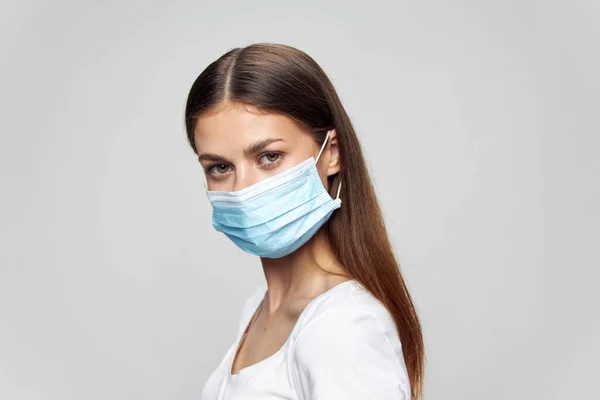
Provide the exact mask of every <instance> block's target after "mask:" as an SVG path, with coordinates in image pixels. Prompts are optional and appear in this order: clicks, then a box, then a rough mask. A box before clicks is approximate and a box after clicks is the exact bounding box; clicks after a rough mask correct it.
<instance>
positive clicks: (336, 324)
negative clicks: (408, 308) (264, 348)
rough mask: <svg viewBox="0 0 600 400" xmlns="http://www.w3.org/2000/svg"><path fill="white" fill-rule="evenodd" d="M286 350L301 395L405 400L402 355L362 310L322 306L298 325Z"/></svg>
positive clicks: (327, 399) (324, 399)
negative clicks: (318, 313) (306, 320)
mask: <svg viewBox="0 0 600 400" xmlns="http://www.w3.org/2000/svg"><path fill="white" fill-rule="evenodd" d="M292 355H293V360H292V363H291V377H292V380H293V383H294V386H295V388H296V392H297V395H298V396H299V399H301V400H331V399H344V400H359V399H360V400H364V399H369V400H391V399H397V400H410V385H409V382H408V379H407V374H406V367H405V363H404V360H400V359H399V357H398V355H397V354H396V352H394V350H393V347H392V346H391V344H390V342H389V341H388V337H387V336H386V335H385V334H384V333H383V330H382V328H381V326H380V325H379V321H378V320H377V319H376V317H375V316H374V315H373V314H371V313H369V312H368V311H367V310H361V309H358V308H355V307H354V308H353V307H338V308H332V309H329V310H326V311H324V312H323V313H322V314H320V315H318V316H316V317H315V319H314V320H311V321H309V322H308V323H307V325H306V326H304V327H303V328H302V329H301V330H300V332H299V333H298V336H297V338H296V342H295V347H294V349H293V353H292Z"/></svg>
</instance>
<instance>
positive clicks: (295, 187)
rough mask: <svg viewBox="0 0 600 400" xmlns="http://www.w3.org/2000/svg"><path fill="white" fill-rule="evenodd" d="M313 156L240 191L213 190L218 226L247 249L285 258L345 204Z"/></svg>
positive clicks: (215, 221)
mask: <svg viewBox="0 0 600 400" xmlns="http://www.w3.org/2000/svg"><path fill="white" fill-rule="evenodd" d="M328 138H329V132H327V136H326V137H325V141H324V142H323V145H322V146H321V150H320V151H319V154H318V155H317V158H316V160H315V159H314V158H313V157H310V158H309V159H307V160H305V161H303V162H301V163H300V164H298V165H296V166H295V167H292V168H290V169H288V170H286V171H283V172H281V173H279V174H277V175H274V176H271V177H269V178H266V179H263V180H262V181H260V182H257V183H255V184H253V185H252V186H248V187H246V188H244V189H242V190H238V191H235V192H227V191H209V190H208V189H207V188H206V185H205V191H206V195H207V196H208V199H209V201H210V202H211V204H212V207H213V215H212V224H213V227H214V228H215V229H216V230H217V231H219V232H223V233H224V234H225V235H226V236H227V237H228V238H229V239H231V240H232V241H233V242H234V243H235V244H236V245H237V246H238V247H240V248H241V249H242V250H244V251H246V252H248V253H250V254H254V255H257V256H260V257H266V258H279V257H283V256H285V255H287V254H290V253H291V252H293V251H295V250H296V249H298V248H299V247H300V246H302V245H303V244H304V243H306V242H307V241H308V240H309V239H310V238H311V237H312V236H313V235H314V234H315V233H316V232H317V230H318V229H319V228H320V227H321V226H322V225H323V224H324V223H325V222H326V221H327V220H328V219H329V217H330V216H331V214H332V213H333V211H335V210H336V209H338V208H340V206H341V203H342V200H341V199H340V189H341V182H340V186H339V187H338V190H337V196H336V199H335V200H334V199H332V198H331V196H330V195H329V193H327V191H326V190H325V187H323V184H322V183H321V178H320V177H319V172H318V170H317V167H316V163H317V162H318V161H319V157H320V156H321V153H322V152H323V149H324V148H325V144H326V143H327V139H328Z"/></svg>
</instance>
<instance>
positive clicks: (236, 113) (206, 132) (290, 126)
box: [194, 104, 308, 149]
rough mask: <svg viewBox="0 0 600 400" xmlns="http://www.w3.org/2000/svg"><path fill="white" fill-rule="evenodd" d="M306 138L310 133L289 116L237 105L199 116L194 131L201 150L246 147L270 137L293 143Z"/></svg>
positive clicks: (197, 146) (197, 144) (222, 107)
mask: <svg viewBox="0 0 600 400" xmlns="http://www.w3.org/2000/svg"><path fill="white" fill-rule="evenodd" d="M307 136H308V132H307V130H305V129H303V128H302V127H300V125H299V124H297V123H296V122H295V121H294V120H292V119H291V118H289V117H287V116H284V115H281V114H276V113H267V112H263V111H259V110H257V109H256V108H253V107H251V106H245V105H237V104H227V105H224V106H219V107H218V108H216V109H215V110H212V111H211V112H209V113H208V114H206V115H203V116H201V117H199V118H198V119H197V121H196V127H195V129H194V140H195V142H196V148H198V149H201V148H206V147H207V146H209V147H213V146H219V144H223V145H226V146H228V147H230V146H232V145H244V144H246V143H248V142H251V141H255V140H260V139H264V138H267V137H276V138H280V139H283V140H285V141H291V142H294V141H298V140H302V139H305V138H306V137H307Z"/></svg>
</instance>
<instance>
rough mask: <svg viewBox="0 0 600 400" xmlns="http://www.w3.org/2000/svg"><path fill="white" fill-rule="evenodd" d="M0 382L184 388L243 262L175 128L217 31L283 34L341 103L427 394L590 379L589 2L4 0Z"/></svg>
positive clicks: (595, 119)
mask: <svg viewBox="0 0 600 400" xmlns="http://www.w3.org/2000/svg"><path fill="white" fill-rule="evenodd" d="M0 15H1V17H0V19H1V24H0V33H1V35H0V46H1V47H0V51H1V60H2V61H1V62H0V85H1V87H0V89H1V90H0V93H1V104H0V113H1V114H0V117H1V119H0V124H1V125H0V126H1V138H0V180H1V182H0V191H1V196H0V202H1V204H0V246H1V251H0V398H2V399H11V400H21V399H42V400H54V399H56V400H59V399H60V400H71V399H72V400H80V399H86V400H87V399H90V400H95V399H149V400H154V399H156V400H158V399H181V400H192V399H199V397H200V393H201V390H202V387H203V385H204V383H205V380H206V378H207V377H208V375H209V373H210V372H211V371H212V370H213V368H214V367H216V365H217V363H218V362H219V361H220V359H221V357H222V356H223V354H224V352H225V351H226V349H227V348H228V347H229V346H230V344H231V342H232V340H233V339H234V335H235V329H236V327H237V323H238V318H239V316H240V311H241V306H242V303H243V301H244V300H245V299H246V298H247V297H248V296H249V295H250V294H251V293H252V292H253V291H254V290H255V289H256V288H257V286H258V285H259V284H261V283H262V282H263V281H264V275H263V273H262V269H261V266H260V263H259V259H258V258H257V257H253V256H250V255H248V254H245V253H243V252H242V251H241V250H239V249H238V248H237V247H235V245H233V243H231V242H230V241H229V240H228V239H227V238H226V237H225V236H224V235H223V234H221V233H218V232H216V231H214V229H213V228H212V226H211V220H210V218H211V209H210V204H209V203H208V201H207V199H206V197H205V195H204V192H203V188H202V185H201V180H202V171H201V169H200V166H199V164H198V162H197V161H196V159H195V156H194V154H193V152H192V150H191V149H190V148H189V147H188V145H187V143H186V138H185V133H184V124H183V116H184V107H185V101H186V96H187V93H188V90H189V88H190V87H191V85H192V83H193V81H194V80H195V79H196V77H197V76H198V75H199V74H200V72H201V71H202V70H203V69H204V68H205V67H206V66H207V65H208V64H209V63H210V62H212V61H214V60H215V59H216V58H217V57H219V56H220V55H221V54H223V53H225V52H226V51H227V50H229V49H231V48H234V47H238V46H245V45H248V44H251V43H254V42H276V43H284V44H288V45H292V46H295V47H297V48H299V49H301V50H303V51H306V52H307V53H308V54H310V55H311V56H312V57H313V58H314V59H315V60H316V61H317V62H318V63H319V64H320V65H321V66H322V67H323V69H324V70H325V71H326V72H327V73H328V74H329V76H330V78H331V80H332V81H333V83H334V85H335V87H336V88H337V90H338V91H339V94H340V96H341V98H342V101H343V103H344V105H345V106H346V107H347V111H348V113H349V114H350V116H351V118H352V121H353V123H354V124H355V127H356V130H357V132H358V135H359V138H360V140H361V142H362V145H363V146H364V151H365V156H366V158H367V160H368V163H369V168H370V171H371V173H372V177H373V180H374V183H375V186H376V190H377V193H378V196H379V200H380V202H381V206H382V208H383V211H384V214H385V218H386V222H387V226H388V228H389V234H390V237H391V240H392V242H393V244H394V248H395V250H396V251H397V253H398V257H399V259H400V262H401V269H402V272H403V274H404V275H405V277H406V279H407V281H408V284H409V288H410V290H411V292H412V295H413V297H414V300H415V302H416V306H417V309H418V312H419V315H420V317H421V319H422V325H423V332H424V336H425V345H426V358H427V364H426V376H425V399H426V400H430V399H431V400H433V399H457V400H459V399H460V400H480V399H491V400H495V399H591V398H596V397H597V396H598V392H599V391H600V380H599V379H598V373H599V371H600V345H599V344H598V339H599V338H600V322H599V315H600V310H599V300H600V299H599V294H598V291H599V289H600V288H599V285H598V278H599V277H600V274H599V273H598V269H599V268H600V257H599V256H598V249H599V247H600V230H599V224H600V189H599V188H600V185H599V181H600V178H599V175H600V161H599V152H600V150H599V149H600V139H599V134H600V129H599V128H600V122H599V119H600V117H599V114H600V79H599V76H598V74H599V71H600V56H599V50H598V49H599V42H600V24H599V23H598V21H599V20H600V3H599V2H598V1H597V0H589V1H530V0H528V1H524V0H510V1H507V0H496V1H476V0H473V1H465V0H457V1H452V2H448V1H387V2H377V1H369V2H367V1H364V2H355V1H302V2H285V1H255V2H247V1H246V2H242V1H227V2H208V1H175V0H171V1H162V2H157V1H102V2H100V1H98V2H92V1H87V2H85V1H53V2H50V1H41V0H40V1H18V2H17V1H14V2H3V3H2V6H1V8H0Z"/></svg>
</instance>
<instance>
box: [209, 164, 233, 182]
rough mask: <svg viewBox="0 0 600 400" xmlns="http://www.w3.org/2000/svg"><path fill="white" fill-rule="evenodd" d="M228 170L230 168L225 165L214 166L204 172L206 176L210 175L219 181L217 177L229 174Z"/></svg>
mask: <svg viewBox="0 0 600 400" xmlns="http://www.w3.org/2000/svg"><path fill="white" fill-rule="evenodd" d="M229 169H230V167H229V165H227V164H216V165H213V166H212V167H208V168H207V169H206V172H207V173H208V174H210V175H212V176H213V177H215V178H217V179H219V177H220V176H221V175H224V174H226V173H227V172H229Z"/></svg>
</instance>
